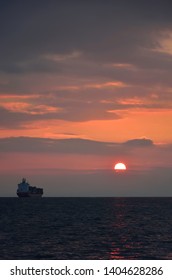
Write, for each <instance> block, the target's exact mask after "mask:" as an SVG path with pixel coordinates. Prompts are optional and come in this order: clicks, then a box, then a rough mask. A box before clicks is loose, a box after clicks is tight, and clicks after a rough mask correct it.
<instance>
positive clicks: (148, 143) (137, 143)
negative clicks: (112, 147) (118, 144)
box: [124, 138, 154, 147]
mask: <svg viewBox="0 0 172 280" xmlns="http://www.w3.org/2000/svg"><path fill="white" fill-rule="evenodd" d="M124 145H127V146H129V147H152V146H153V145H154V144H153V141H152V140H151V139H147V138H141V139H131V140H128V141H126V142H125V143H124Z"/></svg>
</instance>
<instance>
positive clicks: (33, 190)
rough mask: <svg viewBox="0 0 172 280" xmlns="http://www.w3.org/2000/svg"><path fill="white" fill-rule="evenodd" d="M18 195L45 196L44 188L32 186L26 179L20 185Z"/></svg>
mask: <svg viewBox="0 0 172 280" xmlns="http://www.w3.org/2000/svg"><path fill="white" fill-rule="evenodd" d="M17 195H18V197H41V196H42V195H43V188H37V187H35V186H34V187H33V186H30V184H29V183H28V182H27V181H26V178H23V179H22V181H21V183H19V184H18V188H17Z"/></svg>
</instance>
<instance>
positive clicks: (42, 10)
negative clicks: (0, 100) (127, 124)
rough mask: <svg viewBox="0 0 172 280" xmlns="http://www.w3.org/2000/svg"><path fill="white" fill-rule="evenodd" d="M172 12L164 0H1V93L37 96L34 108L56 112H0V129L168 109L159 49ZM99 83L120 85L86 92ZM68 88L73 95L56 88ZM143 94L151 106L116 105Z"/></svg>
mask: <svg viewBox="0 0 172 280" xmlns="http://www.w3.org/2000/svg"><path fill="white" fill-rule="evenodd" d="M171 8H172V4H171V2H170V1H168V0H165V1H160V0H149V1H148V0H146V1H145V0H144V1H133V0H131V1H128V0H125V1H124V0H122V1H118V0H114V1H78V0H74V1H45V0H43V1H28V2H27V3H25V4H23V1H12V0H11V1H10V0H7V1H5V2H4V1H3V2H2V1H1V3H0V39H1V44H0V61H1V63H0V73H1V75H0V94H4V93H7V94H15V93H17V94H20V95H21V96H22V95H25V94H30V95H31V94H35V93H39V94H40V98H39V102H40V103H39V104H38V105H40V104H41V105H51V106H54V107H57V108H59V107H60V108H61V109H62V110H61V111H58V112H57V113H48V114H47V113H46V112H44V113H43V114H31V112H25V113H24V112H14V111H13V112H11V111H10V110H7V109H4V108H1V109H0V119H1V121H0V124H1V127H5V126H7V127H12V126H13V125H16V128H17V127H19V126H20V127H21V126H22V125H24V124H25V123H26V122H29V121H30V122H31V121H34V120H43V119H59V120H67V121H89V120H102V119H106V120H108V119H119V118H122V117H123V115H122V113H121V114H119V112H117V111H118V110H127V109H130V108H146V109H147V108H148V109H149V108H171V103H170V101H171V92H168V88H169V87H171V86H172V79H171V69H172V55H171V54H170V53H168V52H162V51H160V48H161V43H160V41H161V40H162V39H164V38H166V37H168V34H169V32H170V31H171V28H172V18H171V12H170V11H171ZM100 81H101V83H102V84H105V83H108V82H111V81H114V82H121V83H122V84H123V85H124V87H123V86H122V87H114V88H113V87H111V88H110V87H104V86H102V87H101V85H100V87H98V88H96V87H95V88H94V86H93V87H91V86H90V87H85V88H84V84H85V85H86V84H97V83H100ZM70 83H71V85H74V86H76V85H77V86H78V85H79V87H78V89H76V90H71V89H70V87H69V90H67V89H66V90H61V88H60V85H61V84H64V85H66V84H67V85H69V86H70ZM159 87H160V88H161V87H162V88H161V89H160V90H159V89H158V88H159ZM54 88H55V89H56V90H54ZM152 91H154V93H155V94H156V96H157V99H156V100H155V99H150V95H151V94H152ZM49 93H51V94H52V95H54V97H53V98H52V99H51V98H46V96H47V95H48V96H49ZM41 95H42V96H41ZM143 96H144V97H146V98H149V102H146V100H143V102H142V100H141V102H140V103H137V102H136V103H135V104H134V102H133V103H131V102H128V103H127V102H126V103H125V104H124V102H123V103H120V102H119V99H124V100H125V99H127V98H137V97H139V98H142V97H143ZM164 96H165V100H168V102H166V103H165V102H164V101H163V100H164ZM102 101H103V102H104V101H105V102H104V103H103V102H102ZM35 113H36V112H35Z"/></svg>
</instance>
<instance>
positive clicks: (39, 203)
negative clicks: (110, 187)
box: [0, 197, 172, 260]
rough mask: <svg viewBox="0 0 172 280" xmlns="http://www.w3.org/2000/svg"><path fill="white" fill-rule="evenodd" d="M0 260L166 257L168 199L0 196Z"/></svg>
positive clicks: (170, 250) (169, 245)
mask: <svg viewBox="0 0 172 280" xmlns="http://www.w3.org/2000/svg"><path fill="white" fill-rule="evenodd" d="M0 259H4V260H5V259H14V260H17V259H28V260H30V259H45V260H49V259H54V260H59V259H61V260H65V259H69V260H72V259H74V260H77V259H81V260H86V259H94V260H95V259H98V260H100V259H105V260H111V259H126V260H127V259H133V260H134V259H150V260H154V259H172V198H45V197H44V198H23V199H22V198H0Z"/></svg>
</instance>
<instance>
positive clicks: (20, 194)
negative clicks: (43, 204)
mask: <svg viewBox="0 0 172 280" xmlns="http://www.w3.org/2000/svg"><path fill="white" fill-rule="evenodd" d="M17 195H18V197H42V194H40V193H34V194H33V193H24V192H23V193H22V192H18V193H17Z"/></svg>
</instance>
